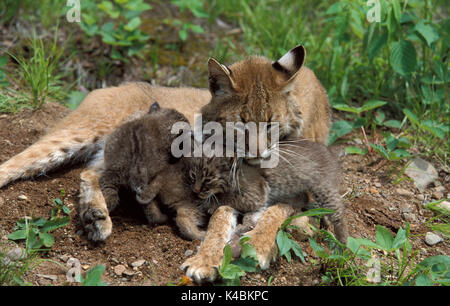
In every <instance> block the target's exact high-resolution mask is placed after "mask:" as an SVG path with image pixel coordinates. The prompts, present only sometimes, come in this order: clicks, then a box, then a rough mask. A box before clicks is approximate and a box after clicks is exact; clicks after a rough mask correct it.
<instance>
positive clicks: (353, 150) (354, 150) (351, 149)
mask: <svg viewBox="0 0 450 306" xmlns="http://www.w3.org/2000/svg"><path fill="white" fill-rule="evenodd" d="M345 152H346V153H347V154H359V155H365V154H367V148H365V149H364V150H363V149H361V148H360V147H345Z"/></svg>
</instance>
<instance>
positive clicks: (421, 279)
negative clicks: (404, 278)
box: [416, 274, 433, 286]
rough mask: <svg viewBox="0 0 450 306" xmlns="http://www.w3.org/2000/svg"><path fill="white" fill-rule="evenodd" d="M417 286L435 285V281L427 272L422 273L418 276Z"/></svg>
mask: <svg viewBox="0 0 450 306" xmlns="http://www.w3.org/2000/svg"><path fill="white" fill-rule="evenodd" d="M416 286H433V281H432V280H431V279H430V278H429V277H428V276H426V275H425V274H420V275H419V276H417V278H416Z"/></svg>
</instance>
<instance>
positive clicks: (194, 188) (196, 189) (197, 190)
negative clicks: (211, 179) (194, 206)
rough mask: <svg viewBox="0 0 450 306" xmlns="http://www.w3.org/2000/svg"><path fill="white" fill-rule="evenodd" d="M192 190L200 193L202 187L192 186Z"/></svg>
mask: <svg viewBox="0 0 450 306" xmlns="http://www.w3.org/2000/svg"><path fill="white" fill-rule="evenodd" d="M192 190H193V191H194V192H195V193H199V192H200V191H201V189H200V187H196V186H194V187H192Z"/></svg>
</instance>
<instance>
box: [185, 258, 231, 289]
mask: <svg viewBox="0 0 450 306" xmlns="http://www.w3.org/2000/svg"><path fill="white" fill-rule="evenodd" d="M221 262H222V258H220V257H218V258H212V257H209V256H202V255H201V254H196V255H195V256H193V257H191V258H189V259H187V260H186V261H185V262H184V263H183V264H182V265H181V269H182V270H185V271H186V275H187V276H188V277H190V278H192V279H193V280H194V281H195V282H196V283H199V284H201V283H202V282H206V281H208V282H213V281H214V280H215V279H216V278H217V275H218V269H219V265H220V263H221Z"/></svg>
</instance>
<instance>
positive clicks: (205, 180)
mask: <svg viewBox="0 0 450 306" xmlns="http://www.w3.org/2000/svg"><path fill="white" fill-rule="evenodd" d="M209 183H211V179H209V178H206V179H204V180H203V184H209Z"/></svg>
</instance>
